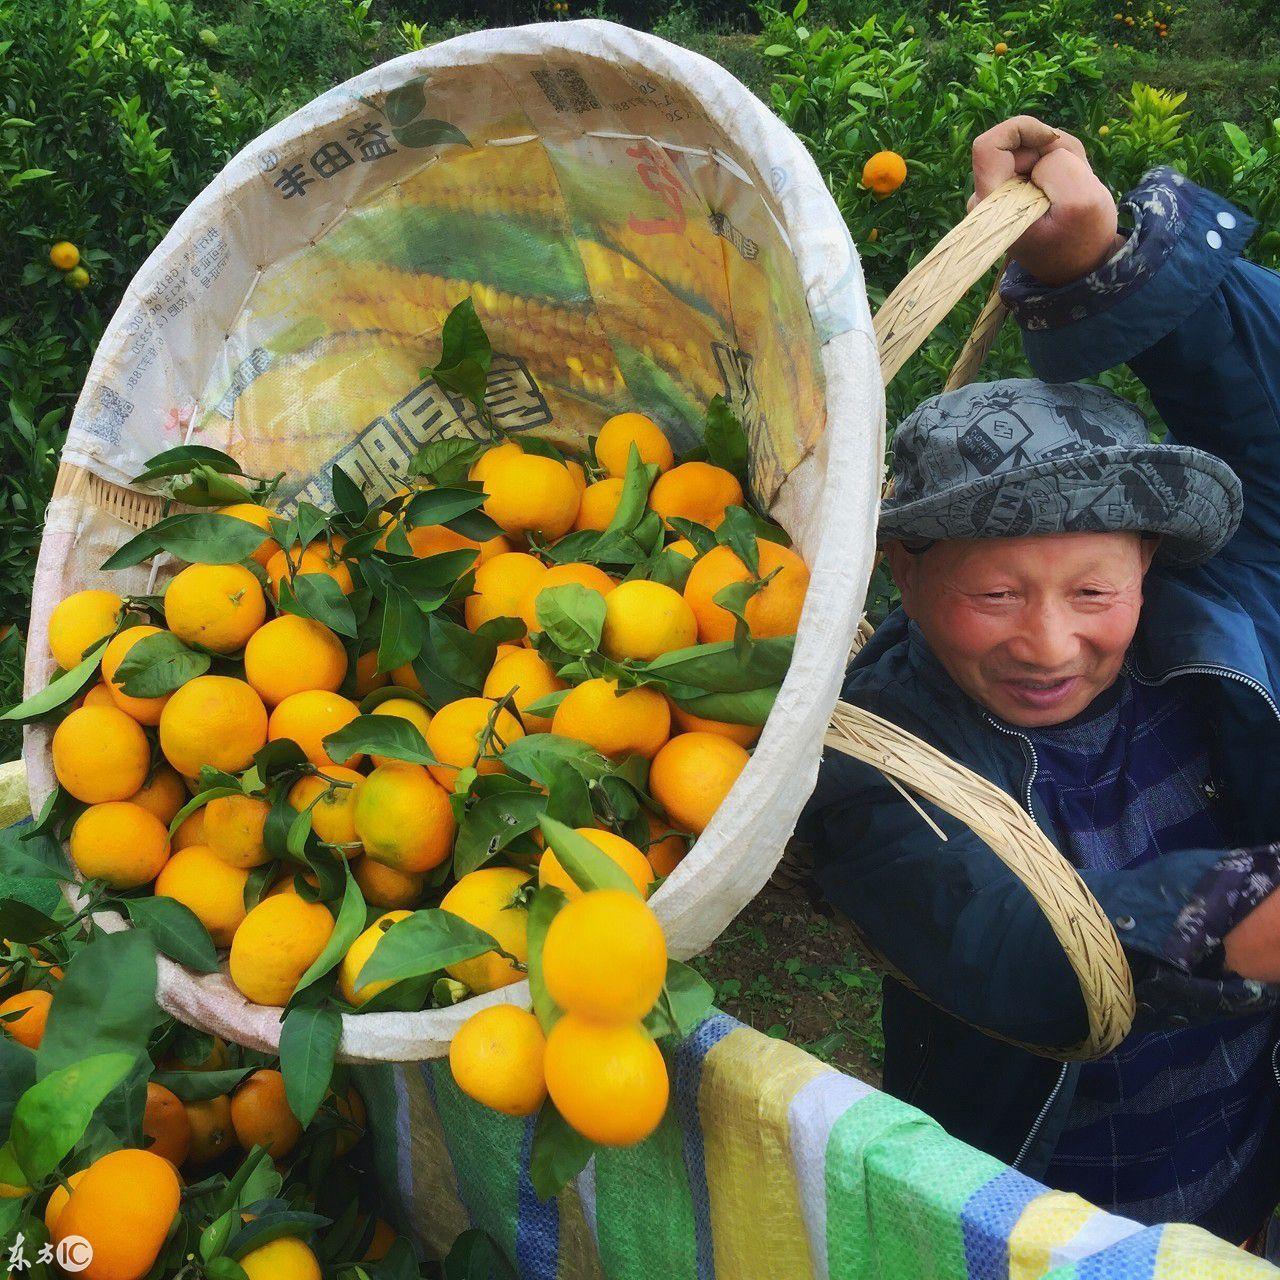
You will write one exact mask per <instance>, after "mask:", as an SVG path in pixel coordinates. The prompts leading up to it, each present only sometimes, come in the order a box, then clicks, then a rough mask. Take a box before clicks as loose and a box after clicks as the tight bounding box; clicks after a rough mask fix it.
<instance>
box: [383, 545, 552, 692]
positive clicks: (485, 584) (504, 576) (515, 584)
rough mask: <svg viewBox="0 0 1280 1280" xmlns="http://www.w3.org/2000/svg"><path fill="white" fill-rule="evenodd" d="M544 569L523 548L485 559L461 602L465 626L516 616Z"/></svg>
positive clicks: (539, 579)
mask: <svg viewBox="0 0 1280 1280" xmlns="http://www.w3.org/2000/svg"><path fill="white" fill-rule="evenodd" d="M546 572H547V567H546V565H544V564H543V563H542V561H541V560H535V559H534V557H533V556H531V555H526V554H525V553H524V552H523V551H508V552H506V553H504V554H503V555H497V556H494V557H493V559H492V560H486V561H485V563H484V564H482V565H481V566H480V567H479V568H478V569H477V570H476V572H475V585H474V586H473V588H472V594H471V595H469V596H468V597H467V598H466V600H465V601H464V602H463V606H462V608H463V615H464V617H465V618H466V622H467V627H468V628H469V629H470V630H472V631H475V630H476V629H477V628H478V627H481V626H483V625H484V624H485V623H486V622H491V621H492V620H493V619H494V618H518V617H520V611H521V607H522V606H523V604H524V599H525V596H526V595H528V594H529V592H530V590H532V589H533V587H534V586H535V584H536V583H538V582H540V581H541V580H542V578H543V576H544V575H545V574H546ZM393 678H394V677H393ZM396 683H397V684H398V683H400V682H399V681H397V682H396Z"/></svg>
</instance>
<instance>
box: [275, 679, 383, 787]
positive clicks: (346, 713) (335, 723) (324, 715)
mask: <svg viewBox="0 0 1280 1280" xmlns="http://www.w3.org/2000/svg"><path fill="white" fill-rule="evenodd" d="M359 714H360V708H359V707H357V706H356V704H355V703H354V702H352V701H351V700H350V699H349V698H344V697H343V696H342V695H341V694H340V693H330V692H329V691H328V690H327V689H307V690H305V691H304V692H302V693H291V694H290V695H289V696H288V697H287V698H285V699H284V700H283V701H282V702H281V703H280V704H279V705H278V706H277V707H276V709H275V710H274V711H273V712H272V713H271V721H270V723H269V724H268V726H267V737H268V739H270V740H271V741H272V742H274V741H276V740H277V739H278V738H290V739H292V740H293V741H294V742H296V743H297V744H298V746H300V747H301V748H302V750H303V751H304V752H305V753H306V757H307V759H308V760H310V761H311V763H312V764H318V765H331V764H337V763H338V761H336V760H334V759H333V758H332V757H331V756H330V755H329V753H328V752H327V751H326V750H325V749H324V738H325V736H326V735H328V734H330V733H336V732H337V731H338V730H339V729H341V728H342V727H343V725H346V724H350V723H351V721H352V720H354V719H355V718H356V717H357V716H358V715H359ZM363 759H364V757H363V756H362V755H357V756H353V757H352V758H351V759H350V760H345V761H343V763H344V764H345V765H347V767H348V768H355V767H356V766H358V765H359V763H360V761H361V760H363Z"/></svg>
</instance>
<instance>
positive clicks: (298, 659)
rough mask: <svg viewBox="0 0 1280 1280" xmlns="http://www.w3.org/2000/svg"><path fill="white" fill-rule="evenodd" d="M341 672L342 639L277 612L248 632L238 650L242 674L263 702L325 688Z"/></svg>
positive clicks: (308, 620) (335, 682)
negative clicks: (246, 641)
mask: <svg viewBox="0 0 1280 1280" xmlns="http://www.w3.org/2000/svg"><path fill="white" fill-rule="evenodd" d="M346 674H347V651H346V650H345V649H344V648H343V647H342V641H341V640H339V639H338V637H337V636H336V635H334V633H333V632H332V631H330V630H329V628H328V627H326V626H325V625H324V624H323V623H321V622H316V621H314V620H313V619H311V618H298V617H295V616H294V615H293V614H291V613H282V614H281V615H280V617H278V618H273V619H272V620H271V621H270V622H268V623H267V624H266V625H265V626H263V627H260V628H259V629H258V630H257V631H255V632H254V633H253V635H252V636H250V637H249V643H248V644H247V645H245V650H244V678H245V679H246V680H247V681H248V682H249V683H250V684H251V685H252V686H253V687H254V689H256V690H257V692H258V696H259V697H260V698H261V699H262V701H263V702H264V703H266V705H267V706H268V707H274V706H277V705H278V704H279V703H281V702H283V701H284V700H285V699H286V698H287V697H289V696H290V695H292V694H295V693H306V692H307V691H309V690H311V689H324V690H327V691H328V692H330V693H334V692H336V691H337V688H338V686H339V685H340V684H341V683H342V681H343V680H344V679H345V677H346Z"/></svg>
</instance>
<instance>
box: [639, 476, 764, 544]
mask: <svg viewBox="0 0 1280 1280" xmlns="http://www.w3.org/2000/svg"><path fill="white" fill-rule="evenodd" d="M741 505H742V486H741V485H740V484H739V483H738V480H737V477H736V476H734V475H733V473H732V472H730V471H726V470H725V469H724V468H723V467H717V466H713V465H712V464H711V463H710V462H682V463H681V464H680V465H679V466H678V467H672V468H671V470H670V471H668V472H666V473H665V474H664V475H660V476H659V477H658V479H657V481H656V482H655V483H654V486H653V488H652V489H651V490H650V491H649V506H650V507H651V508H652V509H653V510H654V511H656V512H657V513H658V514H659V515H660V516H661V517H662V518H663V520H665V521H668V522H670V521H671V520H672V519H673V518H675V517H676V516H679V517H680V518H681V519H684V520H692V521H693V522H694V523H695V524H705V525H706V526H707V528H708V529H718V528H719V527H720V525H721V524H722V523H723V521H724V513H725V512H726V511H727V510H728V509H729V508H730V507H740V506H741Z"/></svg>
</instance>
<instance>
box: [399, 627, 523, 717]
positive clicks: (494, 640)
mask: <svg viewBox="0 0 1280 1280" xmlns="http://www.w3.org/2000/svg"><path fill="white" fill-rule="evenodd" d="M502 621H503V620H502V619H500V618H495V619H494V620H493V622H488V623H485V625H484V626H483V627H481V628H480V629H479V630H478V631H468V630H467V628H466V627H462V626H459V625H458V624H457V623H456V622H452V621H450V620H449V619H448V618H446V617H444V616H442V615H441V614H438V613H433V614H431V616H430V617H428V618H427V638H426V641H425V643H424V644H423V646H422V651H421V653H419V654H418V656H417V658H415V659H414V663H413V669H414V671H415V672H416V673H417V676H418V679H419V680H421V681H422V686H423V688H424V689H425V690H426V696H427V700H428V701H429V702H431V703H432V704H433V705H434V706H437V707H441V706H444V704H445V703H447V702H454V701H456V700H457V699H458V698H468V697H472V696H474V695H477V694H479V693H480V692H481V690H482V689H483V688H484V682H485V678H486V677H487V676H488V674H489V672H490V670H491V669H492V667H493V660H494V657H495V655H496V654H497V652H498V645H499V644H501V643H502V642H503V640H506V639H512V638H514V637H515V636H517V635H523V634H524V625H523V624H522V623H521V622H520V621H519V620H518V619H517V620H515V621H514V622H513V623H512V624H511V625H509V626H506V627H501V626H494V623H501V622H502Z"/></svg>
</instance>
